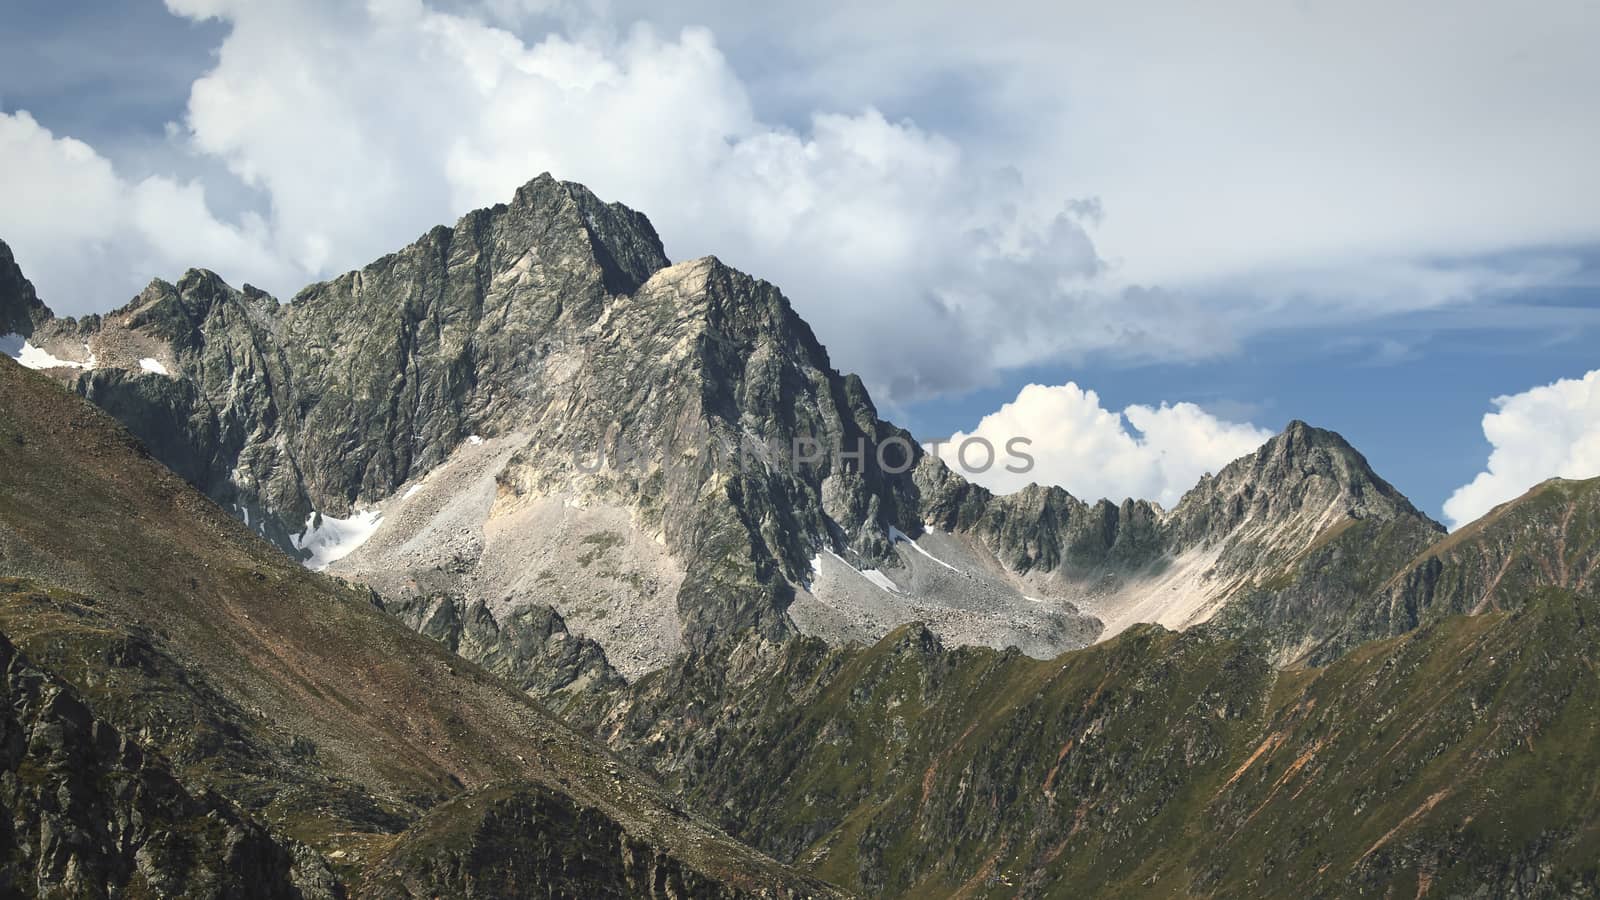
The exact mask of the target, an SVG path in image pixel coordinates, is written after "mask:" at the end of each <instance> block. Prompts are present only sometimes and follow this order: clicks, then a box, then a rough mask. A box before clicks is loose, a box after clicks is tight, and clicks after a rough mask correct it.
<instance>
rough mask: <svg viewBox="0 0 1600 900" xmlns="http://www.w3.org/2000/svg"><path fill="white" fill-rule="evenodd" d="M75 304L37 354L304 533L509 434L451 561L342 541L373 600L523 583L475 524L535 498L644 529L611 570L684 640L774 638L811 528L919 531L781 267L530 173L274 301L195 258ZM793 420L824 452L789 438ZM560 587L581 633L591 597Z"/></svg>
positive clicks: (881, 431)
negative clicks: (655, 555)
mask: <svg viewBox="0 0 1600 900" xmlns="http://www.w3.org/2000/svg"><path fill="white" fill-rule="evenodd" d="M41 308H42V307H41ZM44 327H45V328H46V329H53V331H51V333H52V334H56V335H61V334H64V333H65V330H66V329H67V328H68V323H67V322H66V321H65V320H63V321H61V322H53V321H51V322H47V324H46V325H45V326H44ZM71 327H72V328H73V329H75V331H74V334H75V335H78V334H81V336H82V340H81V343H82V344H83V351H84V353H85V354H86V355H87V361H86V362H85V366H88V367H87V368H85V369H82V370H79V369H65V370H54V371H56V373H57V374H58V375H60V376H61V377H62V378H63V379H65V380H68V381H69V382H70V383H71V384H72V385H73V386H74V387H75V389H77V390H78V391H79V392H80V393H81V394H83V395H84V396H86V397H88V398H89V399H91V400H93V401H94V402H95V403H97V404H99V405H100V406H101V407H103V408H105V409H106V410H108V411H110V412H112V413H113V414H114V415H116V416H117V418H119V419H120V420H122V421H123V422H124V423H125V424H126V425H127V426H128V427H129V429H130V430H132V431H133V432H134V433H135V434H136V435H138V436H139V437H141V438H142V439H143V440H144V441H145V442H146V444H147V445H148V446H149V447H150V448H151V450H152V452H153V453H154V454H155V455H156V456H157V457H158V458H160V459H161V460H162V461H163V462H165V463H166V464H168V465H169V466H170V467H171V468H173V469H174V470H175V471H177V472H179V473H180V474H182V475H183V476H184V477H185V478H186V479H188V480H189V481H191V482H192V483H194V484H195V485H197V486H199V487H200V488H201V489H202V490H204V491H205V492H206V493H207V494H208V495H210V496H211V497H212V498H213V499H215V500H217V501H218V502H219V503H221V504H222V505H224V506H225V507H228V508H230V509H231V510H233V511H234V512H235V513H236V514H237V515H239V516H240V517H241V518H245V519H246V520H247V521H248V522H249V524H250V525H251V527H252V528H253V529H255V530H256V531H257V532H258V533H260V534H262V535H263V536H265V537H267V538H268V539H270V540H273V541H274V542H276V543H278V544H279V545H280V546H281V547H284V548H285V549H286V550H288V551H290V552H291V553H294V554H297V555H300V556H302V557H305V556H307V555H308V554H307V552H306V551H305V550H304V546H303V545H304V543H305V542H306V538H305V537H304V535H305V534H308V533H309V532H310V531H311V530H312V527H313V526H314V525H318V524H319V523H321V522H324V521H325V520H324V519H321V518H319V517H333V518H336V519H343V518H346V517H348V516H350V515H351V514H352V513H353V512H355V511H357V510H364V509H374V508H376V507H378V506H379V504H385V503H387V504H388V505H386V506H384V507H383V511H384V513H385V514H388V513H391V512H393V511H394V509H395V508H396V504H398V503H399V501H398V500H397V499H395V498H394V495H395V494H396V493H397V489H399V488H401V487H402V486H403V485H407V484H416V483H419V482H420V481H421V480H422V479H423V478H424V477H425V476H427V475H428V474H429V473H431V472H433V471H434V470H436V469H439V468H440V467H441V466H442V465H443V464H445V463H446V462H448V461H450V460H451V459H452V458H453V455H455V454H456V453H457V451H458V450H459V449H460V448H462V447H464V446H467V445H469V444H476V443H480V442H481V441H482V440H483V439H489V440H497V439H498V440H500V441H501V442H502V443H509V450H510V452H509V453H508V455H507V457H506V459H505V460H504V461H503V463H502V464H501V466H500V468H498V469H497V470H493V471H489V472H487V473H485V477H488V478H492V479H493V489H492V491H491V492H489V493H488V494H486V495H485V496H488V497H492V498H493V500H492V507H491V508H489V509H486V510H483V511H482V514H481V516H480V517H479V519H478V520H477V521H464V522H462V523H461V527H460V528H458V529H455V530H454V531H453V533H452V535H451V537H450V538H449V543H451V545H452V546H455V545H456V544H459V545H460V546H459V547H457V549H456V550H454V551H453V556H452V559H450V560H449V561H447V563H446V564H444V565H443V566H442V567H441V568H442V569H443V570H445V572H446V575H447V576H448V577H440V576H439V574H437V571H436V570H435V569H434V568H432V567H428V568H412V567H409V566H408V565H404V564H403V565H401V566H399V567H396V566H394V565H392V564H391V563H392V562H393V560H384V561H382V563H381V564H379V563H378V562H377V561H374V560H371V559H368V560H366V568H365V569H363V560H362V558H361V557H355V558H353V559H352V560H351V562H350V563H349V564H348V567H349V568H348V571H350V573H352V574H366V572H367V571H368V570H372V569H381V570H382V574H384V575H394V576H395V578H394V579H392V580H391V582H386V583H384V584H382V585H381V587H382V588H383V589H384V592H385V594H387V595H389V596H390V597H391V598H393V597H396V596H403V595H407V594H413V595H424V594H427V593H432V592H435V591H440V590H444V591H448V592H451V593H455V594H459V595H462V596H465V597H468V598H470V599H472V600H486V601H492V602H493V603H495V604H496V608H495V610H494V614H495V615H497V616H499V615H503V614H504V613H506V612H507V609H508V608H509V607H511V606H516V605H519V604H523V603H527V602H532V600H533V598H534V597H535V596H536V595H537V594H536V592H534V591H532V590H530V589H528V587H527V586H526V585H519V584H518V583H516V582H517V580H518V579H519V578H522V577H523V576H527V577H530V578H531V577H532V576H533V575H535V574H536V573H530V572H523V571H521V569H522V568H524V567H525V566H526V559H527V556H528V553H527V548H526V546H523V545H518V547H517V552H516V553H515V554H511V555H509V556H508V555H507V553H504V552H500V551H499V550H498V549H497V548H498V547H499V545H497V544H496V543H495V541H494V540H493V534H492V532H493V531H494V525H495V521H496V520H497V519H498V520H507V517H514V516H516V515H517V514H518V511H519V510H525V509H526V508H528V507H529V506H531V505H533V504H535V503H538V502H540V501H545V500H551V499H552V498H554V499H555V500H557V501H559V502H560V503H562V504H566V505H569V506H572V507H579V508H602V509H606V510H610V511H611V512H612V513H613V515H612V518H613V519H621V520H624V521H625V522H627V523H628V524H627V528H628V529H629V531H630V532H631V533H635V534H640V535H643V536H645V537H647V538H649V539H651V540H653V541H655V542H656V543H658V544H660V545H661V546H663V547H664V548H665V553H666V555H667V556H668V557H670V558H671V560H673V562H671V563H661V564H660V565H657V566H656V567H655V569H654V570H652V571H650V572H648V573H645V575H641V576H638V577H632V576H633V575H636V574H637V573H617V574H618V575H620V576H627V577H631V578H632V580H631V581H630V580H628V578H627V577H625V578H622V579H619V580H620V581H622V583H620V584H618V585H616V586H615V587H616V590H617V591H619V592H620V593H621V594H622V595H623V596H624V597H627V596H634V595H637V596H636V599H638V600H639V601H640V603H641V604H643V603H645V602H647V599H648V598H646V597H645V594H646V593H647V591H646V590H645V588H644V587H640V585H644V584H645V583H646V582H650V583H652V584H654V585H655V587H654V588H653V589H654V590H655V592H656V593H657V594H659V593H661V592H664V591H667V590H670V591H671V595H670V596H668V597H666V602H669V603H671V604H673V606H674V607H675V612H676V619H677V622H676V627H675V629H674V630H680V629H681V632H682V640H683V641H684V642H685V643H687V644H688V645H689V646H703V645H705V644H706V643H707V642H709V641H713V640H716V639H718V638H720V637H721V636H724V635H736V634H741V633H743V632H745V631H747V630H750V629H754V630H756V631H758V632H760V633H761V634H764V635H766V636H769V637H777V636H781V635H784V634H787V633H789V632H790V631H791V630H792V623H791V622H790V621H789V620H788V618H787V617H786V616H785V614H784V611H785V609H786V607H787V606H788V604H789V603H790V601H791V599H792V596H793V585H794V584H796V583H799V582H802V581H804V580H805V579H806V578H807V577H808V576H809V570H810V560H811V558H812V557H813V556H814V555H815V554H816V553H817V551H818V549H819V548H820V547H826V548H828V549H830V550H837V551H840V552H844V553H847V554H850V555H851V556H852V558H858V559H860V560H864V561H867V562H869V563H870V562H871V561H875V560H880V559H883V558H884V557H885V556H887V555H888V554H889V553H890V550H889V544H890V542H889V540H888V537H887V535H888V534H889V532H890V531H891V530H894V529H898V530H901V531H904V532H906V533H910V534H916V533H918V532H919V530H920V515H919V512H918V500H917V493H916V489H915V486H914V484H913V482H912V478H911V475H910V473H909V471H908V470H909V466H910V464H912V463H914V462H915V460H916V457H917V456H918V455H919V454H920V452H921V451H920V449H919V448H917V447H916V445H915V444H914V442H912V441H911V440H910V439H909V436H908V435H906V434H904V432H901V431H899V430H898V429H895V428H893V427H892V426H889V425H887V424H886V423H883V422H882V421H880V420H879V419H878V418H877V414H876V410H875V409H874V408H873V406H872V403H871V400H870V399H869V398H868V397H867V394H866V391H865V390H864V388H863V387H862V386H861V383H860V381H859V380H858V379H854V378H847V377H844V376H841V375H840V374H839V373H838V372H836V371H834V370H833V369H832V367H831V366H830V364H829V361H828V358H827V354H826V352H825V351H824V350H823V349H822V347H821V345H820V344H818V343H817V341H816V338H815V336H814V335H813V334H812V332H811V330H810V328H809V327H807V326H806V325H805V323H804V322H802V321H801V320H800V319H799V317H798V316H796V315H795V313H794V311H793V310H792V308H791V307H790V306H789V304H788V301H787V300H785V299H784V297H783V296H782V294H780V293H779V292H778V290H777V289H776V288H775V287H773V286H772V285H770V284H767V283H765V282H761V281H757V280H756V279H753V278H750V277H749V276H746V275H744V274H742V273H739V272H736V271H734V270H732V269H729V268H727V267H726V266H723V265H722V264H721V263H719V262H717V261H716V260H715V259H710V258H707V259H703V260H696V261H693V262H690V263H685V264H681V265H678V266H668V264H667V260H666V258H665V256H664V255H663V253H662V247H661V242H660V240H659V238H658V237H657V236H656V233H655V231H654V229H653V228H651V226H650V224H649V222H648V221H647V220H646V219H645V218H644V217H643V216H641V215H639V214H637V213H634V212H632V211H630V210H627V209H625V208H623V207H621V206H618V205H615V204H611V205H607V204H604V203H602V202H601V201H599V200H598V199H597V198H595V197H594V195H593V194H591V193H590V192H589V191H588V190H587V189H585V188H583V187H582V186H580V185H574V184H567V183H562V182H557V181H555V180H554V179H552V178H550V177H549V176H541V177H540V178H538V179H535V180H534V181H532V182H530V183H529V184H527V185H525V186H524V187H523V188H522V189H520V190H519V191H518V192H517V195H516V197H515V198H514V199H513V201H512V202H511V203H510V204H507V205H501V206H496V207H494V208H491V209H486V210H479V211H477V212H473V213H470V214H468V215H467V216H465V217H463V218H462V219H461V221H460V222H458V223H457V224H456V226H455V227H454V228H453V229H451V228H443V227H440V228H436V229H434V230H432V231H430V232H429V233H428V234H426V235H424V236H423V237H422V238H421V239H420V240H418V241H417V242H416V243H414V244H412V245H411V246H410V247H407V248H405V249H404V250H401V251H400V252H398V253H394V254H391V255H389V256H386V257H384V258H382V259H380V260H377V261H376V262H374V263H372V264H371V265H368V266H366V267H365V268H363V269H361V270H359V271H355V272H350V273H348V274H346V275H343V276H340V277H339V278H336V279H333V280H332V281H328V282H324V283H321V284H316V285H312V286H311V287H308V288H306V289H305V290H303V291H301V292H300V293H299V294H298V295H297V296H296V297H295V298H294V300H293V301H292V302H290V303H288V304H284V305H279V304H278V303H276V302H275V301H274V300H273V299H272V298H270V297H268V296H266V295H265V294H262V293H261V292H259V291H256V290H254V289H253V288H250V287H249V286H246V287H245V288H244V289H243V290H235V289H233V288H231V287H229V286H228V285H226V284H225V283H223V282H222V281H221V279H219V278H218V277H217V276H216V275H214V274H212V273H210V272H205V271H198V270H194V271H190V272H189V273H187V274H186V275H185V276H184V277H183V278H181V279H179V281H178V282H177V283H176V284H167V283H165V282H160V281H157V282H153V283H152V284H151V285H150V286H149V287H148V288H147V289H146V290H145V291H144V292H143V293H141V294H140V296H139V297H137V298H136V299H135V300H134V301H133V302H132V303H130V304H129V305H127V306H126V307H124V308H122V309H120V310H117V311H115V312H113V313H111V314H109V315H107V316H105V317H104V319H103V320H96V321H94V322H92V323H88V324H87V325H83V324H74V325H72V326H71ZM62 340H65V338H62ZM63 352H65V351H63ZM797 439H804V440H805V441H808V442H810V444H809V445H808V446H810V447H817V448H823V449H824V450H825V452H823V453H821V454H820V455H819V458H818V459H816V460H815V461H813V460H811V459H810V458H806V459H804V460H801V461H799V462H794V461H793V460H792V459H791V457H792V455H793V454H792V453H791V452H790V450H792V448H793V447H794V446H795V441H796V440H797ZM886 444H887V445H889V446H885V445H886ZM778 448H785V449H778ZM835 450H842V451H843V453H844V454H845V455H844V456H843V457H841V456H840V455H838V454H836V453H834V452H833V451H835ZM880 450H882V452H880ZM602 453H603V454H606V456H608V457H609V460H610V463H609V464H608V465H605V466H602V467H601V468H599V469H598V470H596V471H584V470H583V468H582V467H581V466H580V465H579V464H578V460H580V459H585V458H592V457H597V456H598V455H599V454H602ZM624 461H632V463H631V464H622V463H623V462H624ZM884 463H888V464H889V465H888V466H887V468H888V469H892V470H893V471H886V466H885V465H884ZM463 529H464V532H463V531H462V530H463ZM516 529H517V530H521V531H523V532H524V533H526V532H527V531H529V530H531V528H528V527H524V523H519V524H517V525H516ZM463 534H464V536H462V535H463ZM458 537H459V538H461V539H460V540H459V541H458V540H457V538H458ZM567 537H568V539H571V540H578V539H582V538H603V537H604V536H603V535H596V534H574V535H570V536H567ZM549 540H551V541H556V540H561V537H559V536H555V535H551V536H549ZM380 543H381V542H380ZM370 555H371V554H369V556H370ZM408 558H409V559H414V558H415V555H414V554H413V555H412V556H411V557H408ZM646 576H648V577H646ZM375 577H376V576H375ZM378 580H380V581H381V580H382V579H381V578H379V579H378ZM663 585H665V586H663ZM502 587H503V588H504V590H499V588H502ZM490 588H495V589H496V590H490ZM613 605H615V604H613ZM574 610H575V611H576V612H577V613H579V614H580V617H581V615H582V614H585V613H589V614H591V621H584V622H581V624H582V625H583V626H584V627H585V628H587V629H588V630H590V631H595V630H596V623H595V622H593V621H592V618H593V616H594V615H598V612H599V611H598V610H596V609H593V608H586V607H583V606H582V605H581V604H580V605H578V606H577V607H574V606H572V605H570V604H569V606H567V607H563V611H564V612H567V613H568V614H569V619H570V615H571V614H572V613H573V612H574ZM657 655H658V656H659V654H657ZM653 661H654V662H655V663H659V662H661V661H663V660H662V659H661V658H655V659H654V660H653Z"/></svg>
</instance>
